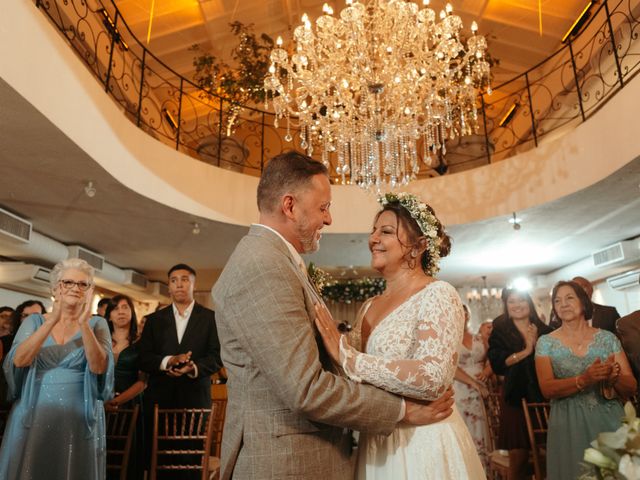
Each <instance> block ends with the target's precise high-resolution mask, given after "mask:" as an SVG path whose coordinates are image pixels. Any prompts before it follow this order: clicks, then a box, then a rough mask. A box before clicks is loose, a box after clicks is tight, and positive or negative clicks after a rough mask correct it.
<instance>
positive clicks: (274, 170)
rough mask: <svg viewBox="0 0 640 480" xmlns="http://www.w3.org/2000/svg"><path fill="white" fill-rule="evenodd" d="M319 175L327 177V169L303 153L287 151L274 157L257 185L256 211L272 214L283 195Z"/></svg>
mask: <svg viewBox="0 0 640 480" xmlns="http://www.w3.org/2000/svg"><path fill="white" fill-rule="evenodd" d="M320 174H322V175H327V176H328V175H329V172H328V170H327V167H325V166H324V165H323V164H322V163H320V162H318V161H316V160H314V159H313V158H311V157H309V156H307V155H305V154H303V153H300V152H296V151H295V150H289V151H288V152H284V153H281V154H280V155H276V156H275V157H273V158H272V159H271V161H269V163H268V164H267V166H266V168H265V169H264V171H263V172H262V177H261V178H260V183H259V184H258V210H260V212H265V213H272V212H274V211H275V210H276V209H277V207H278V204H279V202H280V199H281V198H282V196H283V195H284V194H286V193H291V192H294V191H295V190H298V189H299V188H304V187H306V186H307V185H308V184H309V182H310V181H311V178H312V177H314V176H315V175H320Z"/></svg>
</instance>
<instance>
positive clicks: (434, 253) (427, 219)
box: [378, 192, 442, 276]
mask: <svg viewBox="0 0 640 480" xmlns="http://www.w3.org/2000/svg"><path fill="white" fill-rule="evenodd" d="M394 202H398V203H399V204H400V205H401V206H402V207H403V208H404V209H405V210H407V212H409V215H411V218H413V219H414V220H415V221H416V223H417V224H418V227H420V231H421V232H422V233H423V235H424V236H425V237H426V238H427V251H428V252H429V266H428V268H427V272H426V273H427V275H431V276H434V275H435V274H436V273H438V271H439V270H440V266H439V263H440V244H441V242H442V240H441V239H440V238H439V237H438V224H439V223H440V222H439V221H438V219H437V218H436V216H435V215H434V214H433V213H432V212H431V210H430V209H429V207H428V206H427V204H426V203H424V202H421V201H420V199H419V198H418V197H416V196H415V195H413V194H411V193H407V192H400V193H386V194H384V195H381V196H380V197H378V203H380V205H382V206H383V207H385V206H387V205H389V204H390V203H394Z"/></svg>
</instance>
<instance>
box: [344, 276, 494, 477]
mask: <svg viewBox="0 0 640 480" xmlns="http://www.w3.org/2000/svg"><path fill="white" fill-rule="evenodd" d="M369 305H370V302H368V303H366V304H365V305H364V306H363V307H362V310H361V311H360V313H359V315H358V319H357V320H356V322H355V324H354V328H353V330H352V332H351V334H350V335H349V337H348V338H347V337H346V336H343V338H342V341H341V345H340V358H341V363H342V366H343V368H344V370H345V372H346V374H347V375H348V376H349V377H350V378H351V379H353V380H355V381H358V382H366V383H370V384H372V385H375V386H377V387H380V388H382V389H384V390H387V391H389V392H393V393H397V394H398V395H402V396H405V397H411V398H417V399H424V400H435V399H436V398H438V397H439V396H441V395H442V394H443V393H444V392H445V391H446V390H447V388H449V386H450V385H451V384H452V382H453V375H454V373H455V369H456V363H457V350H458V346H459V345H460V343H461V341H462V330H463V328H464V316H463V310H462V303H461V301H460V297H459V296H458V293H457V292H456V290H455V289H454V288H453V287H452V286H451V285H449V284H448V283H445V282H442V281H435V282H432V283H430V284H428V285H427V286H426V287H425V288H424V289H422V290H420V291H419V292H417V293H416V294H414V295H413V296H412V297H410V298H409V299H408V300H407V301H406V302H404V303H403V304H401V305H400V306H398V307H397V308H396V309H395V310H394V311H393V312H391V313H390V314H389V315H388V316H386V317H385V318H384V319H382V320H381V321H380V323H379V324H378V325H377V326H376V327H375V329H374V330H373V331H372V332H371V334H370V336H369V338H368V340H367V344H366V345H365V346H362V345H361V336H360V332H361V325H362V319H363V317H364V316H365V315H366V312H367V310H368V308H369ZM361 352H364V353H361ZM356 478H357V479H360V480H363V479H366V480H372V479H385V480H387V479H393V480H401V479H411V480H422V479H433V480H449V479H460V480H463V479H464V480H467V479H473V480H475V479H485V478H486V477H485V474H484V470H483V467H482V463H481V462H480V458H479V457H478V454H477V452H476V449H475V446H474V443H473V440H472V438H471V435H470V434H469V431H468V430H467V427H466V425H465V423H464V421H463V419H462V417H461V416H460V414H459V413H458V411H457V410H456V409H455V407H454V411H453V414H452V415H451V416H449V417H448V418H447V419H445V420H443V421H441V422H439V423H436V424H432V425H426V426H423V427H409V426H401V427H398V428H396V429H395V430H394V432H393V433H392V434H391V435H389V436H382V435H366V434H361V435H360V439H359V454H358V468H357V473H356Z"/></svg>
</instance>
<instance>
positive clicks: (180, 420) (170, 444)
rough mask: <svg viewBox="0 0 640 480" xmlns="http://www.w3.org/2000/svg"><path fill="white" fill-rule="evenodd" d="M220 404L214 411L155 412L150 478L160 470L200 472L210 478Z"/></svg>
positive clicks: (202, 475)
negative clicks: (215, 428) (210, 454)
mask: <svg viewBox="0 0 640 480" xmlns="http://www.w3.org/2000/svg"><path fill="white" fill-rule="evenodd" d="M219 408H220V407H219V405H218V404H217V403H213V404H212V405H211V408H183V409H161V408H158V405H155V408H154V412H153V418H154V420H153V439H152V445H151V472H150V479H151V480H156V479H157V477H158V472H160V471H164V472H167V471H173V472H177V471H183V472H184V471H191V472H200V478H201V479H202V480H207V479H208V478H209V452H210V451H211V432H212V425H213V422H214V419H215V418H217V416H218V415H219V413H218V409H219Z"/></svg>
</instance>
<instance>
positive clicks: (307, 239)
mask: <svg viewBox="0 0 640 480" xmlns="http://www.w3.org/2000/svg"><path fill="white" fill-rule="evenodd" d="M296 233H297V234H298V240H300V243H302V250H303V252H302V253H313V252H316V251H318V249H319V248H320V241H319V239H318V231H317V230H315V229H311V227H310V226H309V224H308V223H307V222H306V220H302V221H301V222H300V223H299V224H298V225H297V226H296Z"/></svg>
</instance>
